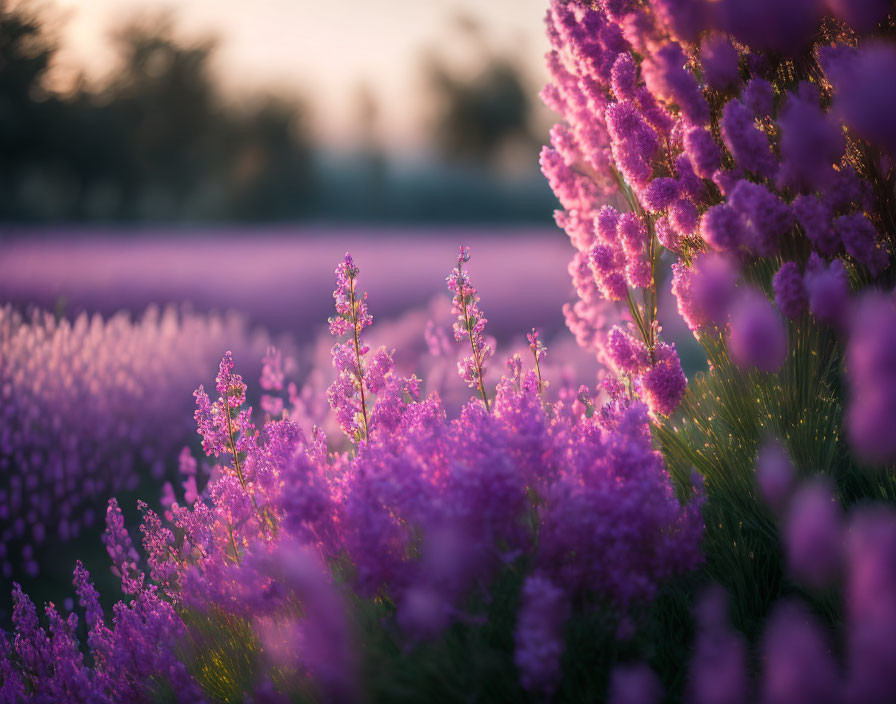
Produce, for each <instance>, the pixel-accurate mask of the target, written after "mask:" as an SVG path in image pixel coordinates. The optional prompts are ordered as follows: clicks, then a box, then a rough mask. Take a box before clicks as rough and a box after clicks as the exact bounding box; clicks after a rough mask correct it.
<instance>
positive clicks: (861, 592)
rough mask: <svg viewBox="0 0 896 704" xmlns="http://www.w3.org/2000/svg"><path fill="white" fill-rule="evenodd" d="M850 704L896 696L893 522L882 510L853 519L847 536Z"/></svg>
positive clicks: (895, 542) (860, 513)
mask: <svg viewBox="0 0 896 704" xmlns="http://www.w3.org/2000/svg"><path fill="white" fill-rule="evenodd" d="M845 552H846V557H847V566H848V567H847V574H848V575H849V576H848V582H847V588H846V609H847V622H848V637H847V653H846V659H847V681H846V693H845V698H844V701H846V702H847V703H848V704H859V702H864V703H866V704H884V702H888V701H892V700H893V698H894V697H896V645H894V643H893V638H892V634H893V630H894V628H896V558H894V556H896V517H894V515H893V512H892V511H890V510H887V509H885V508H883V507H874V508H866V509H862V510H861V511H858V512H856V514H855V515H854V516H853V517H852V520H851V521H850V526H849V533H848V535H847V547H846V551H845Z"/></svg>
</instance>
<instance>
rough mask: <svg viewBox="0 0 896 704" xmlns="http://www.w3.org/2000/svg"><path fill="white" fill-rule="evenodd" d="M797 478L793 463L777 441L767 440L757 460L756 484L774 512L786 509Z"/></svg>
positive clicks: (760, 449)
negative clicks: (785, 506)
mask: <svg viewBox="0 0 896 704" xmlns="http://www.w3.org/2000/svg"><path fill="white" fill-rule="evenodd" d="M795 476H796V471H795V469H794V466H793V463H792V462H791V461H790V458H789V457H788V456H787V453H786V452H785V450H784V447H783V446H782V445H781V443H780V442H778V441H777V440H767V441H766V442H765V443H764V444H763V445H762V447H760V448H759V455H758V457H757V458H756V482H757V483H758V484H759V491H760V492H761V493H762V498H763V499H765V501H766V503H768V505H769V506H771V507H772V508H773V509H774V510H776V511H780V510H782V509H783V508H784V505H785V503H786V501H787V499H788V498H789V497H790V493H791V492H792V490H793V484H794V480H795Z"/></svg>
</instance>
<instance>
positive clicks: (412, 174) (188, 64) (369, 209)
mask: <svg viewBox="0 0 896 704" xmlns="http://www.w3.org/2000/svg"><path fill="white" fill-rule="evenodd" d="M113 41H114V43H115V48H116V53H117V56H118V64H117V66H116V68H115V70H114V71H113V72H112V73H111V75H110V77H109V78H108V79H107V80H106V81H105V82H103V83H102V84H101V85H88V84H87V82H86V81H79V82H78V84H77V85H76V86H75V87H74V88H71V89H69V90H66V91H65V92H54V91H53V90H51V89H50V88H49V87H48V84H49V81H48V78H49V76H50V75H51V68H52V65H53V60H54V57H55V55H56V52H57V49H58V46H57V41H56V39H55V37H53V36H52V33H51V32H49V31H47V29H46V25H45V18H43V17H42V16H41V14H40V13H38V12H36V11H35V10H34V9H33V8H29V6H28V5H24V6H18V7H17V8H14V9H7V8H5V6H4V4H3V3H2V2H0V219H2V220H4V221H7V222H10V221H20V222H22V221H24V222H28V221H56V222H83V221H91V222H146V221H155V222H216V221H225V220H228V221H287V220H299V219H319V220H384V221H400V220H409V221H421V220H430V221H452V220H453V221H458V220H461V221H463V220H480V221H488V220H492V221H544V213H546V212H549V208H550V203H551V198H550V195H549V193H548V192H547V189H546V187H545V186H544V183H543V179H542V178H541V177H540V176H539V175H538V174H537V173H536V170H535V159H536V154H537V148H536V146H535V142H536V140H535V139H534V138H533V136H532V129H531V127H530V123H531V116H530V112H531V111H530V105H529V103H528V100H527V98H526V89H525V87H524V86H523V84H522V81H521V79H520V77H519V75H518V73H517V72H516V71H515V69H514V67H513V66H512V64H511V63H510V62H508V61H506V60H504V59H501V58H497V57H495V58H494V60H493V61H490V63H489V65H488V66H486V67H485V68H484V69H483V71H482V74H481V76H480V77H479V78H478V79H477V80H475V81H473V82H472V83H465V82H462V81H458V80H457V79H455V78H453V77H452V76H451V74H450V72H449V71H448V70H447V69H446V68H445V67H444V66H443V65H440V64H439V63H438V62H433V63H432V64H431V65H430V66H429V67H428V69H427V70H428V72H429V75H430V85H431V87H432V88H433V89H434V91H436V96H435V99H434V103H436V104H437V105H438V114H437V116H436V118H435V120H434V122H433V125H432V142H433V147H434V149H433V152H434V153H435V154H436V155H439V157H440V158H439V160H438V161H433V160H430V161H429V162H420V163H416V164H415V165H408V164H404V165H402V164H400V163H394V162H393V160H390V159H389V155H387V154H385V153H383V152H382V150H381V149H380V148H379V147H378V145H377V144H376V143H375V142H374V141H370V143H367V144H365V145H364V146H363V147H362V148H360V149H358V150H356V151H355V152H352V153H351V154H349V155H345V154H341V155H338V156H337V155H335V154H333V153H329V152H328V151H326V150H325V149H321V148H316V147H315V145H314V144H313V142H312V139H311V137H310V135H309V131H308V129H307V124H306V123H307V119H306V118H307V107H306V106H305V105H304V104H302V103H301V102H300V101H298V100H294V99H293V100H287V99H285V98H282V97H277V96H265V97H256V98H251V99H249V98H247V99H245V100H242V101H234V100H227V99H225V98H224V96H223V95H222V94H221V91H220V89H219V88H218V86H217V84H216V83H215V81H214V79H213V76H212V72H211V63H212V59H213V56H214V52H215V48H216V45H215V41H214V40H213V39H204V40H199V41H192V42H187V41H184V40H182V39H180V38H179V37H178V35H177V33H176V31H175V28H174V26H173V23H172V22H171V21H170V19H158V20H156V21H154V22H151V23H146V22H134V23H132V24H129V25H126V26H124V27H122V28H120V29H119V30H118V31H117V32H116V33H115V34H114V36H113ZM370 113H371V115H368V116H367V117H366V118H365V117H364V116H363V115H362V116H361V119H362V120H363V119H372V116H373V115H374V114H375V109H373V110H371V111H370ZM508 144H511V145H513V146H514V147H515V148H517V152H518V151H519V147H520V145H523V147H524V150H525V156H524V158H525V159H528V160H530V161H531V164H532V168H531V169H530V170H529V171H528V172H525V171H524V173H523V175H522V176H520V175H519V173H518V172H517V174H516V175H515V176H513V177H508V176H507V175H506V174H505V173H503V172H502V170H501V168H500V164H501V161H502V160H506V159H505V157H506V154H505V152H507V149H506V147H507V145H508Z"/></svg>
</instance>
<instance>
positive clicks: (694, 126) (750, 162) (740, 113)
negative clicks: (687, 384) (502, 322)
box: [541, 0, 896, 457]
mask: <svg viewBox="0 0 896 704" xmlns="http://www.w3.org/2000/svg"><path fill="white" fill-rule="evenodd" d="M747 6H749V7H750V8H751V9H749V10H747V9H745V8H746V7H747ZM889 9H891V8H889V6H888V3H886V2H883V1H881V2H868V3H864V2H827V3H825V2H821V0H805V1H804V2H787V3H783V4H781V5H780V6H779V4H777V3H771V2H761V3H753V2H751V3H739V2H737V1H736V0H723V1H720V2H710V1H709V0H675V1H674V2H673V1H672V0H651V1H650V2H634V1H631V2H630V1H627V0H600V1H599V2H594V3H580V2H574V1H572V0H553V1H552V2H551V5H550V9H549V11H548V14H547V32H548V38H549V40H550V43H551V50H550V52H549V53H548V55H547V64H548V68H549V71H550V75H551V82H550V84H549V85H548V86H547V87H546V88H545V89H544V91H543V93H542V97H543V99H544V101H545V103H546V104H547V105H548V106H549V107H551V108H553V109H554V110H555V111H556V112H558V113H559V114H560V115H561V116H562V118H563V122H561V123H559V124H557V125H555V127H554V129H553V130H552V132H551V145H550V146H549V147H545V148H544V150H543V151H542V155H541V165H542V169H543V171H544V173H545V175H546V177H547V179H548V181H549V183H550V185H551V187H552V188H553V190H554V192H555V194H556V195H557V198H558V200H559V201H560V204H561V206H562V207H563V210H561V211H558V212H557V214H556V219H557V223H558V224H559V225H560V226H561V227H562V228H563V229H564V230H565V231H566V233H567V234H568V235H569V237H570V240H571V241H572V243H573V245H574V246H575V248H576V254H575V257H574V259H573V261H572V263H571V264H570V273H571V275H572V278H573V282H574V284H575V287H576V291H577V294H578V298H579V300H578V301H577V302H576V303H575V304H573V305H570V306H568V307H567V310H566V315H567V320H568V322H569V324H570V327H571V328H572V329H573V330H574V331H575V332H576V334H577V337H578V339H579V340H580V341H581V342H584V343H586V344H589V345H594V346H596V347H598V348H602V347H603V344H604V342H603V341H602V340H601V339H600V338H601V330H600V325H601V320H600V317H599V316H598V315H597V313H596V308H597V302H598V300H599V299H601V298H605V299H609V300H614V301H626V302H627V304H628V307H629V311H630V314H631V324H632V327H633V329H636V333H637V336H638V337H640V340H641V342H642V343H643V345H644V347H646V350H647V353H648V358H647V362H646V365H647V366H651V365H653V364H655V363H657V360H659V359H660V358H662V357H665V356H666V355H664V354H657V352H658V351H660V350H661V349H662V348H661V345H662V343H660V342H659V340H658V337H657V328H656V325H655V321H656V278H657V276H658V275H659V274H658V272H659V270H660V268H661V264H662V261H665V260H668V258H670V257H671V258H677V261H676V262H674V263H673V264H672V269H673V273H674V277H673V284H672V286H673V291H674V293H675V295H676V297H677V299H678V305H679V311H680V312H681V314H682V316H683V317H684V318H685V320H686V322H687V323H688V325H689V326H690V328H691V329H692V330H693V331H694V332H695V334H697V335H722V336H723V337H724V338H725V339H726V340H727V342H728V345H729V348H730V352H731V357H732V359H733V360H734V361H735V362H736V363H737V364H738V365H740V366H741V367H743V368H745V369H747V368H755V369H758V370H760V371H764V372H774V371H777V370H778V369H779V368H780V367H781V366H782V365H783V363H784V361H785V360H786V357H787V347H788V334H787V327H786V325H785V320H784V318H787V319H791V320H798V319H800V318H801V316H802V315H803V313H804V311H807V310H808V311H809V312H811V314H812V315H813V316H814V318H815V320H816V321H817V322H818V323H820V324H822V325H824V326H832V327H833V328H834V329H835V330H836V331H838V332H840V333H845V332H846V327H847V323H848V319H849V310H850V294H851V288H852V286H853V285H854V284H851V280H852V281H855V280H856V279H860V280H862V279H864V280H874V279H875V278H879V277H882V274H883V273H884V271H885V270H886V269H888V267H889V265H890V262H891V261H892V256H893V246H894V238H893V235H892V211H893V194H892V188H890V187H889V186H887V187H885V188H884V190H883V191H881V190H875V187H874V185H873V184H874V183H875V180H877V182H879V183H890V182H891V180H892V173H893V165H894V161H893V157H894V155H896V152H894V145H896V128H894V127H893V125H894V124H896V102H894V101H893V100H892V98H891V97H890V95H889V93H888V92H887V91H884V90H877V89H875V88H874V86H881V85H884V84H886V82H887V80H888V77H889V76H890V75H892V74H891V73H889V71H891V70H893V69H896V45H894V44H892V43H885V42H883V41H881V40H879V39H875V38H874V34H875V30H876V28H877V26H878V23H880V22H881V21H882V20H884V19H885V18H886V16H887V13H888V10H889ZM826 16H827V18H826V19H824V18H825V17H826ZM823 19H824V21H822V20H823ZM812 42H815V43H814V45H813V44H812ZM768 52H777V54H775V53H772V54H769V53H768ZM781 52H783V54H784V55H785V56H786V55H797V54H799V55H800V56H805V57H807V58H806V59H805V61H808V65H805V66H804V65H803V64H799V67H798V69H799V70H794V71H793V72H792V74H793V75H792V76H790V77H789V78H782V75H781V73H780V72H777V73H776V67H777V66H778V64H779V63H780V58H776V57H780V53H781ZM801 60H802V59H801ZM888 174H889V176H888ZM888 179H890V180H888ZM607 203H609V204H607ZM622 207H624V208H625V210H626V212H619V209H620V208H622ZM882 233H883V236H882ZM663 249H665V250H667V251H668V254H667V255H662V254H661V252H662V251H663ZM760 260H769V261H771V262H772V263H774V264H776V266H777V267H779V271H778V275H777V276H775V278H774V301H775V303H776V304H777V308H778V309H779V310H778V311H775V310H774V307H773V306H772V305H771V304H770V303H768V295H767V294H766V293H765V292H764V291H763V290H760V289H758V288H755V283H756V281H755V275H754V274H751V272H752V271H753V267H754V265H755V263H756V262H758V261H760ZM881 280H882V279H881ZM779 312H780V314H783V316H782V315H779ZM672 366H675V365H674V364H673V365H672ZM641 387H642V389H643V388H644V386H643V384H641ZM674 388H677V384H676V386H675V387H674ZM672 389H673V387H672V386H669V387H668V395H667V396H666V397H665V398H663V399H662V402H661V403H659V404H657V403H655V402H654V401H653V400H651V398H650V396H649V395H645V394H643V393H642V394H641V396H642V398H644V400H646V401H647V403H648V405H649V406H650V408H651V410H652V411H653V412H655V413H658V414H661V415H666V414H668V413H669V412H671V410H674V408H675V406H676V405H677V402H678V400H679V399H680V395H679V396H676V395H675V394H673V392H672ZM888 419H889V421H890V422H894V421H896V416H893V415H892V414H890V415H889V416H888ZM872 454H873V453H872ZM891 457H892V455H891Z"/></svg>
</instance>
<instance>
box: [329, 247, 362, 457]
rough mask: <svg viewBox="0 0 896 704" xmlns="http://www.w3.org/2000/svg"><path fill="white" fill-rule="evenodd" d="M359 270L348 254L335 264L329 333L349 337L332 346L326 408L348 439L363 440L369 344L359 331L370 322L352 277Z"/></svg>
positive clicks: (354, 279) (360, 294)
mask: <svg viewBox="0 0 896 704" xmlns="http://www.w3.org/2000/svg"><path fill="white" fill-rule="evenodd" d="M359 273H360V269H358V267H357V266H355V262H354V260H353V259H352V257H351V255H350V254H348V253H347V252H346V255H345V259H343V260H342V261H341V262H339V265H338V266H337V267H336V290H335V291H333V298H334V299H335V301H336V315H335V316H334V317H332V318H330V333H331V334H333V335H336V336H337V337H341V336H343V335H346V334H348V335H349V339H348V340H346V341H344V342H340V343H338V344H336V345H335V346H334V347H333V351H332V357H333V366H334V367H335V368H336V372H337V379H336V381H335V382H333V384H332V385H331V386H330V388H329V389H328V390H327V399H328V400H329V402H330V407H331V408H332V409H333V410H334V411H335V412H336V417H337V419H338V420H339V424H340V425H341V426H342V429H343V430H344V431H345V433H346V435H348V436H349V437H350V438H353V439H355V440H356V441H359V440H367V439H368V438H369V437H370V420H369V417H368V409H367V398H366V390H365V386H367V385H368V383H369V382H368V381H367V379H366V377H365V368H364V357H365V355H366V354H367V353H368V352H369V351H370V347H369V346H367V345H365V344H363V343H362V342H361V332H362V331H363V330H364V328H366V327H368V326H369V325H370V324H371V323H372V322H373V317H372V316H371V315H370V314H369V313H368V312H367V293H366V292H365V293H358V291H357V289H356V279H357V278H358V274H359Z"/></svg>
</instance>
